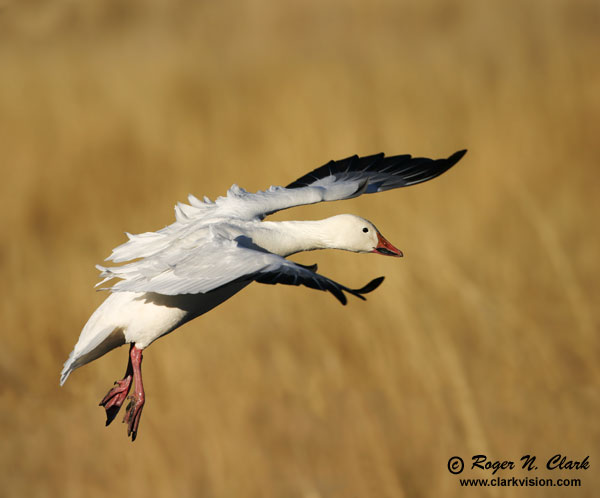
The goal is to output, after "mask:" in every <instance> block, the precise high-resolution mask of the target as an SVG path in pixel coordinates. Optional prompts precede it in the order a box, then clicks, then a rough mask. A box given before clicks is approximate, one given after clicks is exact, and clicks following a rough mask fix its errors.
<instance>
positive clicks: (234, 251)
mask: <svg viewBox="0 0 600 498" xmlns="http://www.w3.org/2000/svg"><path fill="white" fill-rule="evenodd" d="M210 232H211V233H208V234H205V237H204V239H203V240H202V241H201V242H200V243H198V241H196V243H195V244H194V246H195V247H192V246H191V245H192V244H190V243H188V244H183V243H182V244H173V245H171V246H169V247H168V248H165V249H164V250H162V251H159V252H157V253H155V254H153V255H152V256H149V257H146V258H144V259H141V260H139V261H134V262H132V263H128V264H126V265H123V266H118V267H113V268H108V267H101V266H98V269H99V270H101V271H102V273H101V275H100V276H101V277H104V280H103V281H102V282H100V283H99V284H98V285H101V284H103V283H105V282H107V281H108V280H111V279H113V278H120V279H122V280H120V281H119V282H117V283H115V284H114V285H113V286H112V287H110V290H112V291H132V292H156V293H159V294H166V295H171V296H172V295H178V294H198V293H202V294H204V293H207V292H210V291H211V290H214V289H217V288H219V287H221V286H223V285H226V284H228V283H230V282H234V281H239V280H247V281H252V280H256V281H257V282H261V283H266V284H277V283H280V284H286V285H305V286H307V287H310V288H313V289H319V290H323V291H329V292H331V293H332V294H333V295H334V296H335V297H336V298H337V299H338V300H339V301H340V302H341V303H342V304H346V296H345V295H344V292H348V293H350V294H353V295H355V296H357V297H359V298H361V299H364V297H362V294H366V293H368V292H371V291H372V290H374V289H375V288H377V287H378V286H379V284H380V283H381V282H382V281H383V277H379V278H377V279H375V280H373V281H371V282H369V284H367V285H366V286H365V287H363V288H361V289H350V288H348V287H346V286H344V285H341V284H339V283H337V282H334V281H333V280H331V279H328V278H327V277H324V276H322V275H319V274H318V273H316V266H314V267H307V266H303V265H299V264H297V263H294V262H293V261H289V260H287V259H285V258H283V257H281V256H278V255H276V254H273V253H270V252H267V251H264V250H260V249H259V248H256V246H254V247H251V246H250V245H249V243H248V242H247V240H245V239H244V237H238V239H236V240H228V239H227V238H225V237H221V236H219V235H218V234H215V233H214V232H212V231H210Z"/></svg>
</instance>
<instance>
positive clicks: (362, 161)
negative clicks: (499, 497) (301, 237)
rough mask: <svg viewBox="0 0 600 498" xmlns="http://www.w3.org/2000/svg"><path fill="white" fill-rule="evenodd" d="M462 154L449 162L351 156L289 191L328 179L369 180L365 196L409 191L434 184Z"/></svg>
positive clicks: (317, 171)
mask: <svg viewBox="0 0 600 498" xmlns="http://www.w3.org/2000/svg"><path fill="white" fill-rule="evenodd" d="M466 152H467V151H466V149H465V150H459V151H457V152H455V153H454V154H452V155H451V156H450V157H448V158H446V159H429V158H426V157H412V156H411V155H409V154H404V155H399V156H390V157H385V155H384V154H383V153H380V154H375V155H372V156H364V157H358V156H351V157H348V158H346V159H341V160H339V161H329V162H328V163H327V164H325V165H323V166H321V167H320V168H317V169H315V170H313V171H311V172H310V173H307V174H306V175H304V176H302V177H300V178H298V179H297V180H296V181H294V182H292V183H290V184H289V185H288V186H287V187H286V188H301V187H307V186H309V185H312V184H313V183H315V182H317V181H318V180H321V179H323V178H327V177H329V176H333V177H335V179H336V180H339V181H355V180H367V181H368V185H366V187H363V188H364V193H366V194H372V193H375V192H381V191H384V190H388V189H392V188H398V187H407V186H409V185H416V184H417V183H423V182H426V181H427V180H431V179H432V178H435V177H436V176H439V175H441V174H442V173H444V172H445V171H447V170H449V169H450V168H451V167H452V166H454V165H455V164H456V163H457V162H458V161H460V159H461V158H462V157H463V156H464V155H465V154H466Z"/></svg>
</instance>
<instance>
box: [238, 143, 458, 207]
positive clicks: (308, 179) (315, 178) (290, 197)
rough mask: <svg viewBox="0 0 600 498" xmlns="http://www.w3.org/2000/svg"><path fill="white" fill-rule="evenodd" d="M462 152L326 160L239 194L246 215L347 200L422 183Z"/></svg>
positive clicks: (445, 167)
mask: <svg viewBox="0 0 600 498" xmlns="http://www.w3.org/2000/svg"><path fill="white" fill-rule="evenodd" d="M466 152H467V151H466V150H460V151H458V152H455V153H454V154H452V155H451V156H450V157H448V158H446V159H429V158H426V157H412V156H410V155H408V154H405V155H401V156H390V157H385V156H384V154H383V153H381V154H376V155H373V156H365V157H358V156H352V157H348V158H346V159H342V160H340V161H330V162H328V163H327V164H325V165H323V166H321V167H320V168H317V169H315V170H314V171H311V172H310V173H308V174H306V175H304V176H302V177H301V178H298V179H297V180H296V181H294V182H292V183H290V184H289V185H288V186H287V187H285V188H283V187H271V188H270V189H269V190H267V191H265V192H257V193H256V194H250V193H248V192H245V191H243V192H241V194H240V195H243V196H244V201H245V202H244V209H245V213H246V215H248V214H251V215H252V216H254V217H259V218H264V217H265V216H268V215H269V214H272V213H274V212H276V211H280V210H282V209H287V208H291V207H295V206H300V205H303V204H314V203H316V202H322V201H338V200H343V199H351V198H353V197H358V196H359V195H361V194H373V193H375V192H383V191H384V190H390V189H393V188H399V187H408V186H409V185H416V184H417V183H422V182H426V181H427V180H431V179H432V178H435V177H436V176H439V175H441V174H442V173H444V172H445V171H447V170H448V169H450V168H451V167H452V166H454V165H455V164H456V163H457V162H458V161H459V160H460V159H461V158H462V157H463V156H464V155H465V154H466ZM228 197H229V194H228Z"/></svg>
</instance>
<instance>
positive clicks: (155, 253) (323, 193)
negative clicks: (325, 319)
mask: <svg viewBox="0 0 600 498" xmlns="http://www.w3.org/2000/svg"><path fill="white" fill-rule="evenodd" d="M465 152H466V151H465V150H461V151H458V152H456V153H454V154H452V155H451V156H450V157H448V158H447V159H436V160H434V159H428V158H413V157H411V156H410V155H399V156H392V157H385V156H384V154H377V155H372V156H367V157H358V156H352V157H349V158H347V159H342V160H340V161H330V162H329V163H327V164H325V165H324V166H321V167H320V168H317V169H315V170H314V171H312V172H310V173H308V174H306V175H304V176H303V177H301V178H299V179H298V180H296V181H295V182H292V183H290V184H289V185H288V186H287V187H271V188H269V189H268V190H265V191H260V192H257V193H249V192H247V191H245V190H244V189H242V188H240V187H238V186H237V185H233V186H232V187H231V188H230V189H229V191H228V192H227V195H226V197H219V198H218V199H217V200H216V201H214V202H213V201H211V200H209V199H207V198H206V197H205V198H204V201H200V200H199V199H197V198H196V197H194V196H193V195H190V196H189V198H188V200H189V204H182V203H179V204H177V206H175V214H176V221H175V222H174V223H173V224H171V225H169V226H167V227H165V228H163V229H161V230H158V231H157V232H148V233H142V234H139V235H131V234H127V235H128V238H129V240H128V241H127V242H125V243H124V244H122V245H120V246H119V247H117V248H115V249H114V250H113V252H112V254H111V255H110V256H109V257H108V258H107V261H113V262H114V263H124V262H128V263H127V264H124V265H121V266H115V267H103V266H98V267H97V268H98V269H99V270H100V271H101V274H100V276H101V277H103V278H104V280H102V282H100V283H99V284H98V285H97V286H100V285H106V283H107V282H109V281H111V280H113V279H118V280H117V281H116V282H115V281H113V283H112V285H111V286H109V287H104V288H103V289H107V290H110V291H111V293H110V295H109V296H108V297H107V298H106V300H105V301H104V302H103V303H102V304H101V305H100V306H99V307H98V309H97V310H96V311H95V312H94V313H93V314H92V316H91V317H90V319H89V320H88V322H87V323H86V324H85V326H84V327H83V330H82V331H81V335H80V336H79V340H78V341H77V344H75V347H74V349H73V351H72V352H71V354H70V356H69V358H68V359H67V361H66V362H65V364H64V368H63V370H62V373H61V377H60V384H61V385H63V384H64V382H65V381H66V380H67V377H68V376H69V374H70V373H71V372H72V371H73V370H75V369H76V368H78V367H80V366H82V365H85V364H86V363H89V362H91V361H93V360H95V359H97V358H99V357H100V356H102V355H103V354H105V353H107V352H108V351H110V350H112V349H114V348H116V347H118V346H121V345H123V344H125V343H129V344H130V345H131V346H130V350H129V361H128V363H127V369H126V371H125V376H124V377H123V379H121V380H118V381H116V382H115V385H114V387H113V388H112V389H110V391H109V392H108V394H107V395H106V396H105V397H104V398H103V399H102V401H101V402H100V405H101V406H103V407H104V409H105V410H106V418H107V419H106V425H108V424H110V422H112V420H113V419H114V418H115V416H116V415H117V413H118V411H119V410H120V408H121V405H122V404H123V403H124V401H125V400H126V399H129V403H128V406H127V408H126V411H125V417H124V420H123V422H125V423H126V424H127V435H128V436H131V438H132V440H135V438H136V435H137V431H138V427H139V423H140V416H141V414H142V408H143V406H144V402H145V395H144V387H143V384H142V372H141V363H142V351H143V350H144V349H145V348H147V347H148V346H149V345H150V344H151V343H152V342H154V341H155V340H156V339H158V338H159V337H161V336H163V335H166V334H168V333H169V332H172V331H173V330H175V329H176V328H178V327H180V326H181V325H183V324H184V323H186V322H188V321H189V320H192V319H193V318H196V317H198V316H200V315H202V314H203V313H206V312H207V311H210V310H211V309H212V308H214V307H215V306H218V305H219V304H221V303H222V302H223V301H225V300H227V299H229V298H230V297H231V296H233V295H234V294H235V293H237V292H239V291H240V290H242V289H243V288H244V287H246V286H247V285H248V284H250V283H251V282H260V283H263V284H286V285H304V286H307V287H310V288H313V289H319V290H322V291H329V292H330V293H331V294H333V295H334V296H335V297H336V298H337V299H338V300H339V301H340V302H341V303H342V304H346V296H345V293H347V294H351V295H353V296H356V297H358V298H360V299H365V298H364V297H363V294H366V293H368V292H371V291H373V290H374V289H376V288H377V287H378V286H379V284H381V282H382V280H383V277H379V278H376V279H374V280H372V281H371V282H369V283H368V284H367V285H365V286H364V287H362V288H360V289H351V288H349V287H346V286H344V285H341V284H339V283H337V282H334V281H333V280H331V279H329V278H327V277H324V276H323V275H320V274H319V273H317V266H316V265H314V266H304V265H300V264H298V263H294V262H292V261H290V260H288V259H286V257H287V256H290V255H292V254H294V253H297V252H300V251H312V250H315V249H343V250H346V251H353V252H360V253H368V252H373V253H377V254H383V255H386V256H396V257H399V256H402V252H401V251H400V250H399V249H397V248H396V247H394V246H393V245H392V244H391V243H390V242H388V241H387V240H386V239H385V238H384V237H383V235H381V233H379V230H377V228H376V227H375V226H374V225H373V224H372V223H371V222H369V221H367V220H365V219H363V218H359V217H358V216H354V215H350V214H342V215H338V216H333V217H331V218H327V219H324V220H320V221H281V222H274V221H263V220H264V218H265V217H266V216H268V215H270V214H272V213H274V212H276V211H280V210H282V209H287V208H291V207H294V206H300V205H304V204H314V203H317V202H323V201H337V200H342V199H351V198H353V197H357V196H359V195H361V194H372V193H375V192H383V191H384V190H390V189H393V188H398V187H406V186H409V185H415V184H417V183H422V182H425V181H427V180H430V179H432V178H435V177H436V176H439V175H441V174H442V173H443V172H445V171H446V170H448V169H449V168H450V167H452V166H453V165H454V164H456V163H457V162H458V161H459V160H460V159H461V158H462V157H463V155H464V154H465ZM132 387H133V394H132V395H131V396H128V394H129V391H130V390H131V388H132Z"/></svg>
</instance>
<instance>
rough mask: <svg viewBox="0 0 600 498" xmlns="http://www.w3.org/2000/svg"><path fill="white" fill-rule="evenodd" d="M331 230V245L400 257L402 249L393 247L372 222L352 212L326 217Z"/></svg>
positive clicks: (354, 250) (349, 249)
mask: <svg viewBox="0 0 600 498" xmlns="http://www.w3.org/2000/svg"><path fill="white" fill-rule="evenodd" d="M327 221H329V222H331V225H330V227H331V228H332V230H333V233H332V234H331V236H332V239H333V240H332V246H333V247H335V248H337V249H344V250H346V251H352V252H363V253H364V252H374V253H376V254H382V255H384V256H395V257H402V256H403V254H402V251H401V250H400V249H398V248H396V247H394V246H393V245H392V244H391V243H390V242H389V241H388V240H387V239H386V238H385V237H384V236H383V235H381V233H380V232H379V230H377V228H376V227H375V225H373V223H371V222H370V221H369V220H365V219H364V218H361V217H359V216H355V215H353V214H341V215H338V216H333V217H332V218H328V220H327Z"/></svg>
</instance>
